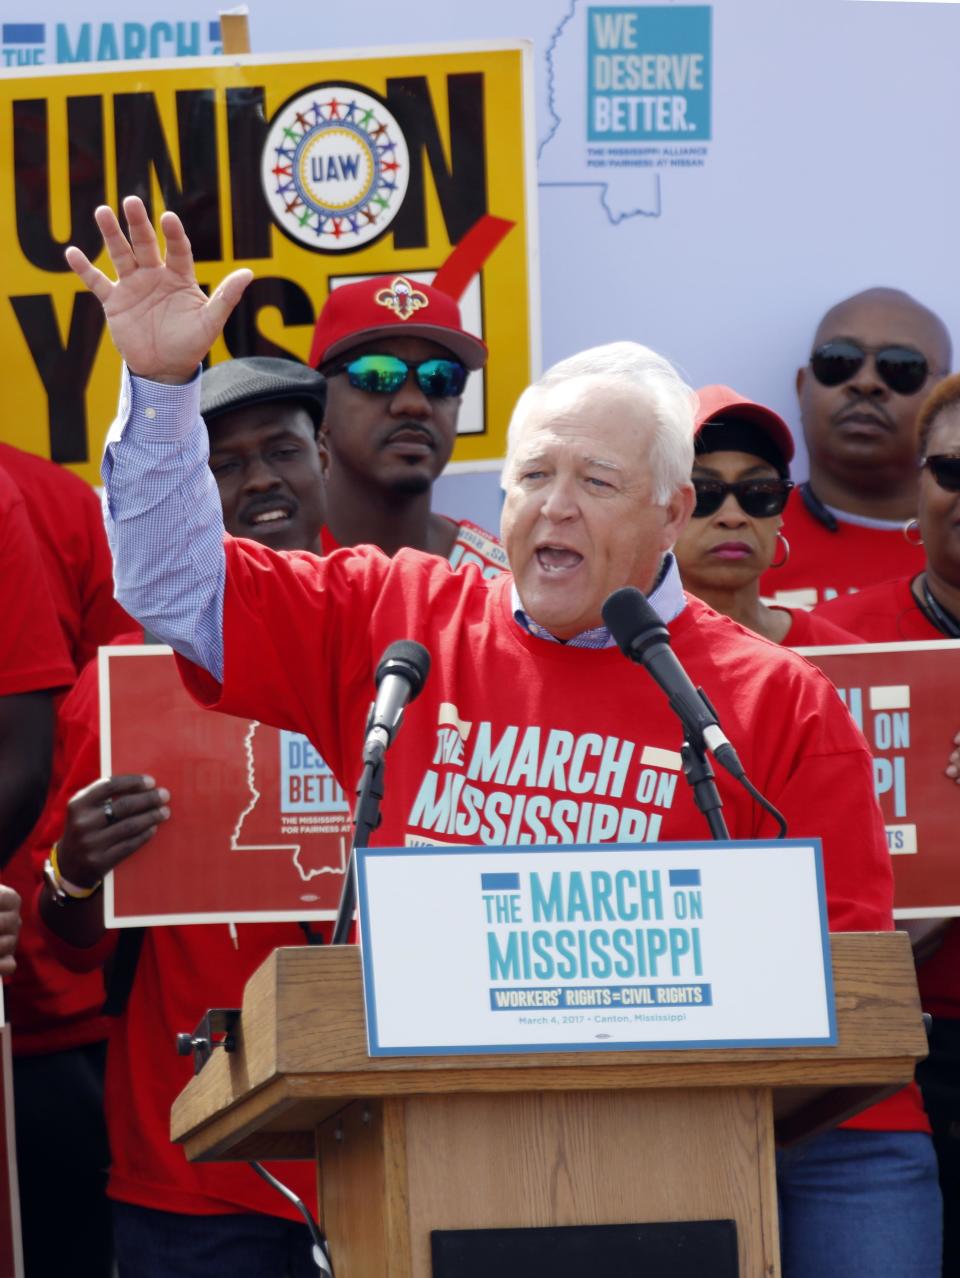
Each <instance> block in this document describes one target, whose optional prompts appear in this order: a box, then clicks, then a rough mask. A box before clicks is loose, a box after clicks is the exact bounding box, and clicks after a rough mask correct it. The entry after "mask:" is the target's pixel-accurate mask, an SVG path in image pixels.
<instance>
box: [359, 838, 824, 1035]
mask: <svg viewBox="0 0 960 1278" xmlns="http://www.w3.org/2000/svg"><path fill="white" fill-rule="evenodd" d="M358 894H359V902H360V919H361V946H362V955H363V979H364V995H365V1000H366V1010H367V1035H368V1043H369V1049H370V1054H371V1055H372V1056H391V1055H431V1054H446V1053H459V1052H530V1051H544V1050H550V1051H588V1050H589V1051H596V1050H603V1049H607V1050H611V1049H622V1048H624V1047H637V1048H680V1047H711V1046H716V1047H720V1046H723V1047H769V1046H787V1045H791V1046H801V1045H812V1044H830V1043H834V1042H835V1041H836V1026H835V1020H834V1009H833V988H832V980H831V970H830V954H829V946H828V936H827V921H826V909H825V904H824V900H825V898H824V888H823V868H822V858H821V851H820V846H819V842H817V841H813V842H809V841H802V840H784V841H783V842H776V843H770V844H767V843H752V842H731V843H723V844H718V843H689V844H646V845H636V846H626V845H621V846H619V847H615V848H611V847H610V846H609V845H604V846H597V845H593V846H590V847H563V848H561V847H545V848H529V847H526V848H522V849H521V848H506V849H501V850H493V851H491V850H490V849H489V848H458V849H457V850H456V851H455V852H451V851H450V850H448V849H444V848H402V849H394V848H365V849H362V850H361V851H360V852H359V853H358Z"/></svg>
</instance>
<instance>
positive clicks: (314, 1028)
mask: <svg viewBox="0 0 960 1278" xmlns="http://www.w3.org/2000/svg"><path fill="white" fill-rule="evenodd" d="M831 947H832V956H833V975H834V988H835V994H836V1007H837V1021H838V1029H839V1042H838V1045H837V1046H836V1047H810V1048H766V1049H752V1048H750V1049H708V1050H698V1049H691V1050H686V1051H611V1052H598V1053H596V1054H592V1053H562V1052H552V1053H542V1054H531V1053H518V1054H515V1055H499V1056H492V1055H491V1056H473V1055H469V1056H468V1055H464V1056H431V1057H377V1058H371V1057H369V1056H368V1055H367V1047H366V1033H365V1027H364V1015H363V996H362V988H361V975H360V955H359V952H358V951H357V950H356V949H354V948H352V947H350V948H342V949H328V950H324V949H317V948H303V949H283V950H277V951H276V952H275V953H274V954H273V955H272V956H271V958H270V959H268V960H267V962H266V963H264V964H263V965H262V967H260V968H259V970H258V971H257V972H255V973H254V975H253V976H252V977H251V978H250V980H249V981H248V983H247V987H246V991H245V993H244V999H243V1010H242V1015H241V1019H240V1028H239V1033H238V1035H237V1050H236V1051H235V1052H234V1053H231V1054H229V1055H228V1054H226V1053H224V1052H223V1051H220V1050H218V1051H216V1052H215V1053H214V1055H213V1058H212V1059H211V1060H210V1061H209V1062H208V1063H207V1065H206V1066H205V1067H204V1069H203V1070H202V1071H201V1073H200V1074H198V1075H197V1076H196V1077H195V1078H194V1079H193V1080H192V1081H191V1083H190V1084H189V1085H188V1087H187V1088H185V1090H184V1091H183V1093H182V1094H181V1095H180V1097H179V1098H178V1100H177V1102H176V1104H175V1105H174V1109H173V1115H172V1134H173V1139H174V1140H176V1141H180V1142H182V1143H183V1144H184V1145H185V1147H186V1152H187V1156H188V1157H189V1158H191V1159H198V1160H210V1159H240V1158H313V1157H316V1158H317V1162H318V1172H319V1188H320V1202H321V1217H322V1225H323V1228H324V1230H325V1231H326V1233H327V1236H328V1238H329V1239H330V1244H331V1251H332V1256H333V1262H334V1266H335V1268H336V1272H337V1278H430V1274H431V1258H430V1233H431V1231H432V1230H438V1229H440V1230H451V1229H484V1228H507V1227H518V1228H519V1227H527V1228H529V1227H536V1226H550V1225H599V1224H603V1225H610V1224H619V1223H622V1224H635V1223H640V1222H650V1221H695V1220H705V1219H707V1220H717V1219H729V1220H733V1221H735V1222H736V1229H737V1246H738V1253H739V1262H740V1274H741V1276H742V1278H747V1276H749V1278H760V1275H766V1276H770V1275H777V1274H779V1272H780V1264H779V1243H778V1231H777V1202H776V1181H775V1169H774V1144H775V1133H776V1136H777V1138H779V1139H781V1140H792V1139H796V1138H798V1137H799V1136H802V1135H806V1134H809V1133H811V1132H813V1131H816V1130H818V1129H820V1128H822V1127H826V1126H829V1125H831V1124H832V1123H833V1122H836V1121H838V1120H839V1119H840V1118H842V1117H845V1116H849V1115H850V1114H851V1113H854V1112H856V1110H857V1109H860V1108H862V1107H863V1106H865V1105H866V1104H868V1103H870V1102H871V1101H873V1100H876V1099H879V1097H880V1096H881V1095H885V1094H887V1093H889V1092H890V1091H893V1090H894V1089H895V1088H897V1087H898V1086H901V1085H903V1084H904V1083H906V1082H908V1081H909V1080H910V1079H911V1078H912V1077H913V1071H914V1066H915V1064H916V1061H917V1060H918V1059H920V1058H922V1057H923V1056H924V1055H925V1054H926V1038H925V1035H924V1032H923V1026H922V1021H921V1016H920V1006H919V1001H918V997H917V989H916V979H915V976H914V969H913V962H912V957H911V953H910V943H909V940H908V938H907V936H906V935H905V934H904V933H864V934H843V935H835V936H832V937H831Z"/></svg>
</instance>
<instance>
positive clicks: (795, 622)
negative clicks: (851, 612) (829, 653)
mask: <svg viewBox="0 0 960 1278" xmlns="http://www.w3.org/2000/svg"><path fill="white" fill-rule="evenodd" d="M773 606H774V607H775V608H776V610H777V612H789V614H790V617H791V622H790V629H789V630H788V631H787V636H786V638H785V639H784V640H783V642H784V644H785V645H786V646H787V647H788V648H821V647H823V648H825V647H827V646H828V645H830V644H840V643H856V642H857V637H856V635H853V634H851V633H850V631H849V630H841V628H840V627H839V626H836V625H834V624H833V622H831V621H827V619H826V618H825V617H815V616H814V615H813V614H812V613H810V612H807V611H806V610H805V609H803V608H781V607H780V606H779V605H777V604H774V605H773Z"/></svg>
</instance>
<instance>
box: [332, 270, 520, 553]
mask: <svg viewBox="0 0 960 1278" xmlns="http://www.w3.org/2000/svg"><path fill="white" fill-rule="evenodd" d="M486 360H487V348H486V346H485V345H484V344H483V342H482V341H480V339H479V338H478V337H474V336H473V334H472V333H468V332H467V331H466V329H464V327H463V323H462V321H461V318H460V310H459V307H458V306H457V303H456V301H454V299H453V298H452V297H450V296H448V295H447V294H446V293H442V292H441V291H440V290H438V289H435V288H433V287H431V286H430V285H429V284H424V283H421V282H419V281H415V280H411V279H408V278H407V277H406V276H404V275H385V276H376V277H374V278H372V279H366V280H360V281H359V282H357V283H353V284H343V285H340V286H339V287H338V288H334V289H333V291H332V292H331V294H330V296H329V298H328V299H327V302H326V304H325V306H324V308H323V310H322V311H321V313H320V317H319V319H318V320H317V326H316V329H315V331H314V336H313V345H312V349H311V352H310V361H309V362H310V364H311V365H312V366H313V367H314V368H317V369H319V371H320V372H321V373H323V375H324V376H325V377H326V379H327V411H326V415H325V417H324V421H323V427H322V434H323V438H324V440H325V442H326V445H327V449H328V451H329V454H330V475H329V478H328V480H327V524H326V527H325V529H324V532H323V548H324V551H325V552H326V553H329V552H330V551H332V550H336V549H337V548H338V547H340V546H354V545H357V544H361V543H365V544H371V545H375V546H379V547H380V549H381V550H383V551H384V552H385V553H386V554H388V555H394V554H396V553H397V551H398V550H400V549H402V548H403V547H405V546H407V547H410V548H411V549H414V550H425V551H428V552H429V553H431V554H435V555H440V556H442V557H443V558H445V559H449V560H450V561H451V563H452V564H453V565H454V567H458V566H460V565H461V564H465V563H471V562H472V563H478V564H479V565H480V567H481V569H482V571H483V573H484V575H485V576H495V575H497V574H498V573H500V572H502V571H503V569H504V568H505V567H506V555H505V553H504V551H503V549H502V547H501V546H500V543H499V542H498V540H497V538H496V537H494V536H493V535H492V534H491V533H488V532H486V531H485V530H484V529H482V528H479V527H478V526H477V525H476V524H473V523H471V522H470V521H469V520H461V521H454V520H452V519H448V518H447V517H446V516H444V515H439V514H436V513H435V512H434V511H433V509H432V494H433V484H434V482H435V480H437V479H438V478H439V476H440V474H441V473H442V472H443V469H444V467H445V466H446V464H447V462H448V461H449V460H450V455H451V453H452V452H453V446H454V443H455V442H456V437H457V420H458V417H459V413H460V404H461V396H462V394H463V391H464V388H465V386H466V383H467V378H468V377H469V376H470V374H471V373H476V372H478V371H479V370H480V369H481V368H483V366H484V364H485V363H486Z"/></svg>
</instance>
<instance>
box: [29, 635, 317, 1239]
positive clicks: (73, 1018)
mask: <svg viewBox="0 0 960 1278" xmlns="http://www.w3.org/2000/svg"><path fill="white" fill-rule="evenodd" d="M142 637H143V636H142V632H138V633H136V634H129V635H124V636H122V637H121V638H119V639H118V640H117V641H116V642H118V643H140V642H142ZM61 721H62V722H63V723H64V724H66V725H67V729H68V733H69V735H68V736H67V737H65V748H68V749H69V761H68V767H67V770H66V774H65V775H64V777H63V781H62V784H61V787H60V789H59V793H58V794H57V795H55V796H54V797H53V798H52V800H51V803H50V804H49V805H48V809H47V813H46V814H45V817H46V818H47V819H46V820H45V822H44V830H45V831H46V832H47V833H48V834H49V833H50V832H51V831H52V832H54V833H59V831H60V830H61V829H62V816H63V812H64V809H65V807H66V803H67V800H68V799H69V798H70V796H71V795H72V794H74V793H75V792H76V790H77V789H79V788H81V787H82V786H86V785H89V784H90V783H91V782H92V781H95V780H96V779H97V777H98V776H99V775H100V736H99V679H98V670H97V663H96V662H91V663H90V664H89V665H87V666H86V667H85V669H84V670H83V672H82V673H81V675H80V678H79V679H78V680H77V683H76V685H75V687H74V688H73V689H72V691H71V692H70V695H69V696H68V697H67V699H66V701H65V702H64V705H63V708H62V710H61ZM157 780H158V782H159V783H160V784H163V778H162V777H158V778H157ZM58 814H59V822H60V823H59V826H58V825H57V820H58ZM44 855H45V849H43V848H42V847H37V846H35V847H34V859H35V863H36V864H37V865H39V864H40V863H41V861H42V858H43V856H44ZM38 895H39V892H37V893H35V895H34V902H33V908H34V910H35V909H36V897H37V896H38ZM64 908H66V909H69V908H70V907H69V906H66V907H64ZM38 923H39V926H38V934H42V937H43V939H44V941H45V943H46V946H47V947H48V949H47V952H46V955H45V963H44V967H43V978H44V989H45V993H46V995H47V1001H46V1003H45V1005H44V1008H45V1010H49V1019H50V1023H51V1026H52V1024H53V1021H54V1018H55V1017H56V1016H57V1015H60V1016H61V1017H62V1018H63V1019H64V1020H65V1021H67V1022H68V1023H69V1024H70V1025H72V1026H73V1031H74V1033H76V1032H77V1030H78V1029H84V1032H86V1031H89V1032H93V1031H94V1030H95V1031H96V1033H95V1036H99V1037H103V1036H104V1034H105V1033H108V1034H109V1046H108V1051H107V1077H106V1086H105V1094H104V1111H105V1114H106V1119H107V1130H108V1134H109V1138H110V1150H111V1155H112V1164H111V1167H110V1180H109V1184H108V1187H107V1192H108V1194H109V1195H110V1196H111V1197H112V1198H116V1199H119V1200H120V1201H122V1202H128V1203H134V1204H136V1205H138V1206H141V1207H151V1208H154V1209H156V1210H159V1211H175V1212H183V1213H186V1214H189V1215H216V1214H222V1213H228V1212H236V1211H256V1212H262V1213H264V1214H266V1215H269V1216H282V1217H284V1218H286V1219H289V1220H300V1219H301V1217H300V1215H299V1213H298V1212H297V1211H296V1210H295V1209H294V1208H293V1207H291V1206H290V1205H289V1204H288V1203H287V1202H286V1200H285V1199H284V1198H283V1197H281V1195H280V1194H278V1193H277V1192H276V1190H274V1189H271V1188H270V1186H269V1185H267V1184H265V1183H264V1182H263V1181H262V1180H261V1179H260V1177H259V1176H257V1175H256V1174H255V1173H254V1172H253V1171H252V1170H251V1169H250V1168H249V1167H246V1166H244V1164H243V1163H189V1162H187V1159H186V1156H185V1155H184V1152H183V1149H182V1148H181V1146H179V1145H174V1144H172V1143H171V1140H170V1109H171V1106H172V1105H173V1102H174V1100H175V1099H176V1097H177V1096H178V1095H179V1093H180V1092H181V1091H182V1090H183V1088H184V1087H186V1085H187V1083H188V1082H189V1081H190V1079H191V1077H192V1075H193V1064H192V1061H191V1060H189V1059H186V1058H183V1057H179V1056H177V1054H176V1051H175V1047H174V1043H175V1038H176V1035H177V1033H178V1032H179V1031H181V1030H193V1029H194V1028H195V1027H196V1025H197V1024H198V1023H199V1021H200V1019H201V1017H203V1016H204V1015H205V1013H206V1012H207V1010H208V1009H209V1008H211V1007H239V1006H240V1004H241V1001H242V996H243V988H244V985H245V984H246V982H247V980H248V978H249V977H250V976H251V975H252V974H253V972H254V971H255V970H256V969H257V968H258V967H259V966H260V964H261V963H262V962H263V961H264V960H265V959H266V958H267V957H268V956H269V955H270V954H272V953H273V951H274V950H275V949H276V948H277V947H278V946H281V945H302V944H303V943H304V934H303V932H302V931H301V929H300V928H299V927H298V926H297V925H296V924H295V923H284V924H279V923H278V924H268V923H258V924H250V925H241V926H239V927H238V928H237V944H236V946H234V943H233V941H232V939H231V936H230V932H229V929H228V928H227V926H226V924H223V925H212V924H211V925H199V926H196V927H156V928H148V929H147V931H146V935H145V937H144V942H143V948H142V950H141V952H140V958H139V961H138V963H137V969H136V977H135V979H134V982H133V987H132V989H131V991H130V997H129V1000H128V1002H127V1006H126V1009H125V1011H124V1013H123V1015H122V1016H119V1017H115V1018H102V1017H99V1016H97V1014H96V1013H97V1012H98V1011H99V1008H100V1006H101V1005H102V1003H103V983H102V979H101V976H100V970H99V969H100V967H101V965H102V964H103V963H104V962H105V961H106V959H107V958H108V957H109V956H110V954H111V953H112V952H113V949H114V947H115V945H116V940H117V933H116V932H115V931H113V932H108V933H107V934H106V935H105V936H104V938H103V940H102V941H101V942H99V943H98V944H97V945H96V946H94V947H93V948H92V949H89V950H80V949H75V948H74V947H72V946H69V945H66V944H65V943H64V942H63V941H61V940H60V938H59V937H57V936H55V935H54V934H53V933H51V932H50V931H49V930H48V929H47V928H46V927H45V926H44V924H43V923H42V920H39V919H38ZM18 960H19V955H18ZM61 964H62V966H61ZM54 967H55V968H56V971H57V973H59V974H61V975H59V976H56V975H54V976H51V969H52V968H54ZM68 968H69V971H67V970H66V969H68ZM63 976H66V977H67V978H69V979H68V980H67V981H64V980H63V979H62V978H63ZM71 980H72V981H73V982H74V983H75V986H74V987H71V985H70V981H71ZM84 1017H85V1019H83V1018H84ZM65 1033H66V1031H65ZM77 1041H84V1039H83V1038H80V1039H78V1040H77ZM86 1041H90V1040H89V1039H87V1040H86ZM45 1042H46V1043H47V1046H46V1048H45V1050H52V1048H51V1047H50V1046H49V1042H50V1040H49V1038H48V1039H46V1040H45ZM272 1170H273V1172H274V1174H275V1175H276V1176H277V1177H279V1179H280V1180H282V1181H283V1182H284V1184H287V1185H289V1186H290V1187H291V1189H293V1190H294V1191H295V1192H296V1193H297V1194H298V1195H299V1196H300V1197H301V1198H302V1199H303V1201H304V1202H305V1203H306V1204H307V1205H308V1206H309V1207H311V1209H312V1210H314V1211H315V1210H316V1203H317V1195H316V1170H315V1168H314V1166H313V1164H312V1163H310V1162H284V1163H282V1164H277V1165H273V1166H272Z"/></svg>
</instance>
